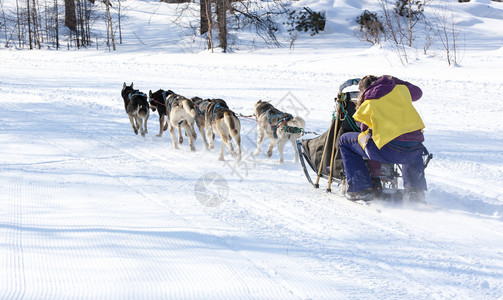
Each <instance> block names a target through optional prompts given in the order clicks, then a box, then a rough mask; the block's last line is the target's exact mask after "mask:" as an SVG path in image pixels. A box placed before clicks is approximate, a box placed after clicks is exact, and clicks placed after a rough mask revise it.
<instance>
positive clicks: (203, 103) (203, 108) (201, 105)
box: [196, 100, 210, 116]
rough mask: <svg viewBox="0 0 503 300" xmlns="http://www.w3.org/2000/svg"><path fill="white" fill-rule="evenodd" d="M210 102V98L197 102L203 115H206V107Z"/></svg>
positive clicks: (198, 108)
mask: <svg viewBox="0 0 503 300" xmlns="http://www.w3.org/2000/svg"><path fill="white" fill-rule="evenodd" d="M209 103H210V100H203V101H201V103H199V104H196V107H197V110H198V111H199V113H200V114H202V115H203V116H204V115H205V112H206V108H207V107H208V104H209Z"/></svg>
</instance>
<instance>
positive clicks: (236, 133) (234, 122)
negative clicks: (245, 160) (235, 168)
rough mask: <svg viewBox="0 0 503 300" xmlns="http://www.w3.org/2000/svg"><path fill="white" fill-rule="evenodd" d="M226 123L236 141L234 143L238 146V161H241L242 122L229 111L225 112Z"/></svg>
mask: <svg viewBox="0 0 503 300" xmlns="http://www.w3.org/2000/svg"><path fill="white" fill-rule="evenodd" d="M224 122H225V125H227V128H228V129H229V135H230V136H231V138H232V139H233V140H234V143H235V144H236V148H237V154H238V161H240V160H241V135H240V132H241V122H239V119H238V118H237V117H236V115H235V114H234V113H233V112H231V111H229V110H227V111H225V112H224Z"/></svg>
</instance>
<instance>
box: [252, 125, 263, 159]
mask: <svg viewBox="0 0 503 300" xmlns="http://www.w3.org/2000/svg"><path fill="white" fill-rule="evenodd" d="M263 142H264V132H263V131H262V130H261V129H260V128H259V130H258V136H257V149H256V150H255V152H253V156H257V155H259V154H260V149H261V148H262V143H263Z"/></svg>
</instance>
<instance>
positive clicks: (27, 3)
mask: <svg viewBox="0 0 503 300" xmlns="http://www.w3.org/2000/svg"><path fill="white" fill-rule="evenodd" d="M26 7H27V13H26V14H27V15H28V39H29V42H30V50H32V49H33V42H32V40H31V12H30V0H26Z"/></svg>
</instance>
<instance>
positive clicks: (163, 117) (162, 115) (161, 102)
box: [148, 90, 180, 137]
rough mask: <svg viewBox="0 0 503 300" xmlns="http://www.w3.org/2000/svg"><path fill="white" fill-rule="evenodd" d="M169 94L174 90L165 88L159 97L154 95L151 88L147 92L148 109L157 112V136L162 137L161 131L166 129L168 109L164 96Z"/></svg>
mask: <svg viewBox="0 0 503 300" xmlns="http://www.w3.org/2000/svg"><path fill="white" fill-rule="evenodd" d="M171 94H174V92H173V91H172V90H167V91H165V92H163V93H160V95H161V97H159V96H158V95H156V97H154V96H153V94H152V91H151V90H150V91H149V92H148V97H149V104H150V109H152V111H153V112H155V111H156V110H157V113H158V114H159V133H158V134H157V136H158V137H162V134H163V132H164V131H166V130H168V119H167V117H168V114H167V113H168V111H167V109H166V97H167V96H169V95H171ZM160 98H162V99H160ZM157 99H158V100H157ZM178 128H180V126H178Z"/></svg>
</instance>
